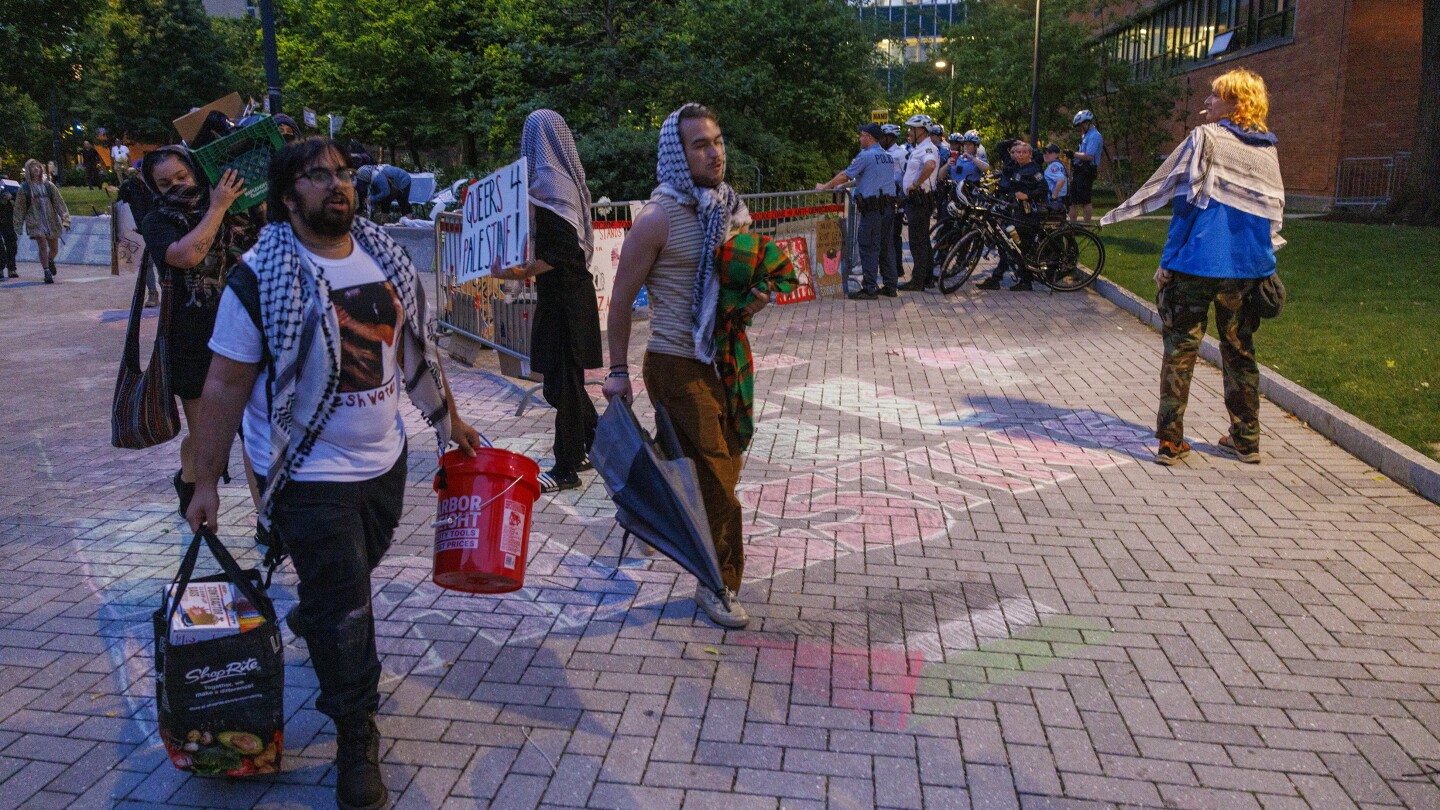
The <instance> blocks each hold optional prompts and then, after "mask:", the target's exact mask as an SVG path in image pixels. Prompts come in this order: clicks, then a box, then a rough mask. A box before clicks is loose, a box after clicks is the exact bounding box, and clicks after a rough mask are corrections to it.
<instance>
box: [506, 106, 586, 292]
mask: <svg viewBox="0 0 1440 810" xmlns="http://www.w3.org/2000/svg"><path fill="white" fill-rule="evenodd" d="M520 154H521V155H523V156H524V157H525V161H526V163H527V164H528V168H529V172H530V177H529V183H530V202H531V203H533V204H535V205H538V206H540V207H541V208H546V209H549V210H550V211H552V212H554V213H555V214H556V215H557V216H559V217H560V218H561V219H563V220H565V221H566V222H568V223H570V225H571V226H572V227H573V228H575V233H576V234H577V235H578V236H579V237H580V247H581V248H582V249H583V250H584V251H585V263H586V264H587V265H588V264H589V263H590V255H591V254H592V253H593V252H594V250H595V234H594V231H593V229H592V228H591V225H590V188H589V187H588V186H586V185H585V167H584V166H582V165H581V164H580V153H579V152H578V151H576V149H575V137H574V136H573V135H572V134H571V133H570V126H569V125H568V124H566V123H565V119H564V118H561V117H560V114H559V113H557V112H555V111H554V110H536V111H535V112H532V113H530V115H529V116H527V117H526V118H525V128H524V130H522V131H521V133H520Z"/></svg>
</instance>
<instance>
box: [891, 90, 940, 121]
mask: <svg viewBox="0 0 1440 810" xmlns="http://www.w3.org/2000/svg"><path fill="white" fill-rule="evenodd" d="M943 109H944V106H943V105H942V104H941V103H940V102H939V101H937V100H936V99H933V98H930V94H929V93H918V94H916V95H913V96H911V97H910V98H907V99H905V100H904V101H902V102H900V104H899V105H897V106H896V108H895V123H898V124H901V125H902V126H903V125H904V123H905V122H906V121H907V120H909V118H910V116H912V115H928V116H930V117H931V118H938V117H939V116H940V114H941V112H942V110H943Z"/></svg>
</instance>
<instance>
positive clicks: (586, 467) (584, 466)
mask: <svg viewBox="0 0 1440 810" xmlns="http://www.w3.org/2000/svg"><path fill="white" fill-rule="evenodd" d="M593 469H595V465H594V464H591V463H590V454H589V453H586V454H585V457H584V458H582V459H580V463H579V464H576V465H575V472H577V473H582V472H590V471H591V470H593Z"/></svg>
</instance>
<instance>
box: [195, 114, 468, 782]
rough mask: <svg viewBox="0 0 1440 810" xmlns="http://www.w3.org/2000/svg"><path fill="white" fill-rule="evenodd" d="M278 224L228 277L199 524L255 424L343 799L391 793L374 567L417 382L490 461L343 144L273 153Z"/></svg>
mask: <svg viewBox="0 0 1440 810" xmlns="http://www.w3.org/2000/svg"><path fill="white" fill-rule="evenodd" d="M269 181H270V186H269V195H270V196H269V216H270V220H271V222H270V224H269V225H267V226H266V227H265V229H264V230H263V231H262V232H261V234H260V240H259V241H258V242H257V243H256V245H255V247H254V248H252V249H251V250H250V251H249V252H247V253H246V254H245V256H244V258H243V259H242V260H241V262H240V263H239V264H238V265H236V266H235V268H234V269H233V270H232V272H231V273H230V276H229V278H228V279H227V281H226V288H225V292H224V294H223V297H222V299H221V301H220V311H219V314H218V315H217V317H216V322H215V331H214V334H213V336H212V337H211V339H210V348H211V349H212V350H213V351H214V353H215V356H214V359H213V361H212V362H211V364H210V370H209V375H208V377H207V378H206V381H205V388H204V393H203V394H202V396H201V405H200V419H199V420H198V424H197V425H196V426H195V427H194V428H193V430H194V431H195V442H196V461H197V465H196V466H197V476H196V482H195V496H194V499H193V500H192V501H191V503H190V510H189V512H188V514H187V517H188V519H189V521H190V526H191V528H192V529H197V530H198V529H199V527H200V526H201V525H208V526H209V527H210V528H211V529H214V528H215V527H216V525H217V522H216V521H217V518H218V516H219V511H220V503H219V496H218V495H217V494H216V490H215V482H216V479H217V478H218V477H219V475H220V471H221V470H222V469H223V468H224V466H225V461H226V459H227V458H228V457H229V455H230V441H231V437H233V436H234V435H235V432H236V430H237V429H238V428H239V427H240V424H241V420H242V418H243V420H244V426H245V433H244V435H245V446H246V450H247V452H248V453H249V454H250V458H251V459H252V460H253V461H254V464H255V467H256V470H257V471H264V472H265V476H264V480H263V482H262V483H261V489H262V491H263V492H264V495H263V497H262V499H261V505H260V514H259V520H260V523H261V525H262V526H267V527H269V528H272V529H273V530H274V533H275V537H276V538H277V541H278V542H279V543H281V544H283V546H284V548H285V550H286V551H288V552H289V554H290V558H291V560H292V561H293V563H294V566H295V573H296V574H297V576H298V577H299V585H298V587H297V592H298V594H299V597H300V603H299V605H298V606H297V607H296V608H295V609H293V610H292V611H291V612H290V615H289V616H288V617H287V618H286V623H287V624H289V626H290V628H291V630H293V631H295V634H296V635H297V636H299V637H300V638H303V639H304V640H305V646H306V647H307V648H308V649H309V652H310V660H311V662H312V663H313V664H314V666H315V675H316V678H317V680H318V681H319V685H320V695H319V697H318V698H317V699H316V701H315V706H316V708H317V709H319V710H320V711H321V712H323V713H324V714H326V715H328V716H329V717H330V718H331V719H332V720H334V722H335V729H336V755H335V766H336V773H337V780H336V786H335V800H336V804H338V805H339V806H340V807H341V808H342V810H357V809H360V808H363V809H364V810H379V808H382V807H385V806H386V805H387V804H388V803H389V793H388V791H387V790H386V788H385V785H384V782H383V781H382V780H381V775H380V731H379V728H378V727H377V726H376V724H375V713H376V711H377V710H378V709H379V707H380V692H379V685H380V659H379V655H378V654H377V652H376V647H375V614H374V611H373V608H372V601H371V573H372V572H373V571H374V570H375V567H376V566H377V565H379V563H380V559H381V557H382V556H383V555H384V554H385V552H386V550H388V549H389V547H390V543H391V540H392V539H393V538H394V533H395V527H396V526H397V525H398V524H399V522H400V515H401V512H402V510H403V507H404V494H405V474H406V471H407V469H408V465H407V464H406V446H405V424H404V421H403V419H402V418H401V415H400V410H399V396H400V391H401V389H402V388H403V390H404V392H405V394H406V395H407V396H408V397H409V399H410V401H411V402H412V403H414V405H415V406H416V407H417V408H418V409H419V410H420V413H421V414H422V415H423V416H424V417H425V421H426V422H427V423H429V424H430V426H431V427H433V428H434V429H435V433H436V437H437V440H438V448H439V450H441V451H443V450H444V449H445V448H446V447H447V446H448V445H449V443H450V441H451V439H452V438H453V439H454V440H455V441H456V443H458V444H459V445H460V449H461V451H462V452H464V453H465V454H467V455H470V456H473V455H475V453H476V451H477V450H478V449H480V435H479V433H477V432H476V431H475V429H474V428H472V427H470V426H469V425H468V424H466V423H465V421H464V420H462V419H461V418H460V416H459V414H458V413H457V412H456V410H455V408H454V407H453V398H452V397H451V395H450V386H449V384H448V383H447V382H446V380H445V376H444V373H443V372H442V370H441V368H440V358H439V351H438V347H437V346H436V342H435V333H434V328H433V326H432V323H433V322H432V321H431V319H430V316H429V315H428V313H427V311H426V308H425V295H424V288H423V286H422V284H421V278H420V275H419V272H418V271H417V270H416V269H415V266H414V264H413V263H412V262H411V261H410V258H409V256H407V255H406V253H405V251H404V250H402V249H401V248H400V247H399V246H398V245H396V244H395V242H394V241H393V240H392V239H391V238H390V237H389V236H387V235H386V234H385V232H384V230H382V229H381V228H380V227H379V226H377V225H375V224H374V223H372V222H370V221H368V220H365V219H363V218H358V217H356V216H355V173H354V171H352V170H351V169H350V168H349V167H348V165H347V164H346V156H345V153H344V151H343V150H341V149H340V148H339V146H338V145H337V144H335V143H334V142H333V141H328V140H322V139H319V138H309V139H305V140H301V141H296V142H295V143H292V144H290V145H288V146H286V147H285V148H284V149H281V150H280V151H279V152H278V153H276V155H275V157H274V159H273V160H272V161H271V163H270V176H269Z"/></svg>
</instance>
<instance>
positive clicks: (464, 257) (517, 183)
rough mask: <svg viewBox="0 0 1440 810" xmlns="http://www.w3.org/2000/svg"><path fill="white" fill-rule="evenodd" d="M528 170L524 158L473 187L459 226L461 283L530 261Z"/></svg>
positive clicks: (459, 277)
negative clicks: (493, 270)
mask: <svg viewBox="0 0 1440 810" xmlns="http://www.w3.org/2000/svg"><path fill="white" fill-rule="evenodd" d="M529 176H530V173H529V169H528V167H527V166H526V163H525V158H523V157H522V158H520V159H519V160H517V161H515V162H514V163H511V164H510V165H509V166H506V167H504V168H502V169H500V170H499V171H497V172H495V173H494V174H491V175H490V176H489V177H485V178H483V179H481V180H477V181H475V182H474V183H471V184H470V188H469V189H467V190H466V192H465V209H464V218H463V220H462V221H461V224H460V243H461V245H460V266H459V267H458V268H456V270H457V272H456V276H457V278H458V280H459V281H460V282H462V283H463V282H466V281H470V280H471V279H477V278H482V277H484V276H488V275H490V270H491V269H492V268H500V269H504V268H507V267H515V266H517V265H521V264H524V263H525V262H527V261H529V259H530V257H529V256H528V255H527V254H528V253H529V247H530V208H529V197H528V196H527V193H528V191H529Z"/></svg>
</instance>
